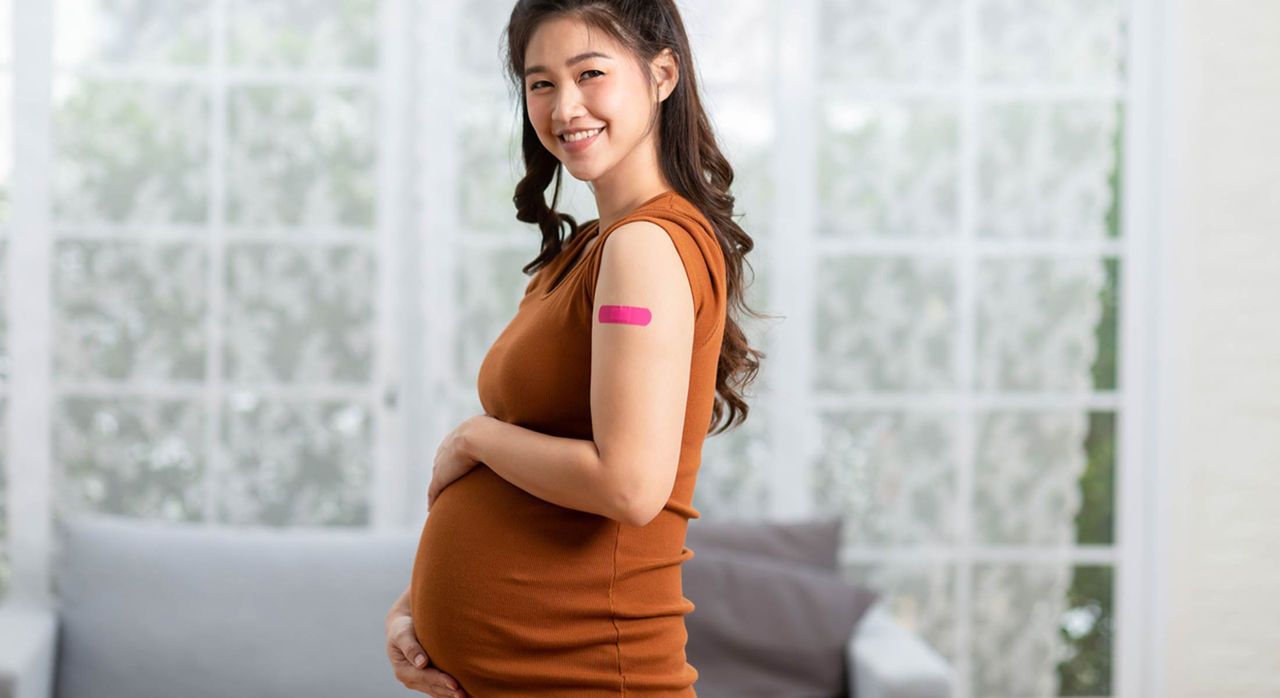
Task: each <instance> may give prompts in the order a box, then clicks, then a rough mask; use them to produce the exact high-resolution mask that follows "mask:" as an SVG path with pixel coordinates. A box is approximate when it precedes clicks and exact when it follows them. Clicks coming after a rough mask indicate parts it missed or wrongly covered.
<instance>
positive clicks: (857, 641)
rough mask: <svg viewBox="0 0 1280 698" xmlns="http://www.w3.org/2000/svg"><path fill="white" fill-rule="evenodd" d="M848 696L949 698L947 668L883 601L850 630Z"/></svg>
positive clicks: (877, 603)
mask: <svg viewBox="0 0 1280 698" xmlns="http://www.w3.org/2000/svg"><path fill="white" fill-rule="evenodd" d="M846 652H847V656H846V660H847V661H848V666H849V696H850V698H949V696H950V695H951V673H952V672H951V665H950V664H949V663H948V662H947V660H946V658H944V657H943V656H942V655H940V654H938V652H937V651H936V650H934V649H933V648H932V647H930V646H929V645H928V643H926V642H925V641H924V640H923V639H922V638H920V636H918V635H916V634H915V633H913V632H911V630H909V629H908V628H906V627H905V626H904V625H902V624H901V623H899V622H898V621H897V619H895V618H894V617H893V616H892V615H891V614H890V613H889V611H888V609H886V608H885V606H884V603H883V602H882V601H877V602H876V603H874V604H872V605H871V607H870V608H868V609H867V612H866V613H865V614H864V615H863V616H862V618H861V619H860V620H859V621H858V624H857V625H856V626H855V627H854V631H853V636H852V637H850V638H849V644H848V646H847V647H846Z"/></svg>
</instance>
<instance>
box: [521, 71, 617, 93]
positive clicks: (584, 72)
mask: <svg viewBox="0 0 1280 698" xmlns="http://www.w3.org/2000/svg"><path fill="white" fill-rule="evenodd" d="M587 73H600V74H601V75H604V73H603V72H601V71H599V70H584V71H582V74H583V75H586V74H587ZM544 83H546V80H539V81H537V82H535V83H533V84H532V85H530V86H529V90H530V91H532V90H536V89H537V88H538V85H542V84H544Z"/></svg>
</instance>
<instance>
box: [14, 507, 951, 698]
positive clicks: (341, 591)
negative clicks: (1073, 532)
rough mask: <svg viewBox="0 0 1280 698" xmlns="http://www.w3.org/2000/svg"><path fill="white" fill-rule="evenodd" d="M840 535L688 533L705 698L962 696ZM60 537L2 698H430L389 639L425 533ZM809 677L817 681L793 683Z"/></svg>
mask: <svg viewBox="0 0 1280 698" xmlns="http://www.w3.org/2000/svg"><path fill="white" fill-rule="evenodd" d="M836 525H838V522H834V523H832V522H823V523H816V524H797V525H786V524H753V525H743V526H741V527H738V526H736V525H733V524H711V523H704V522H703V521H701V520H699V519H694V520H693V521H691V522H690V530H689V536H688V538H687V539H686V544H687V545H688V547H689V548H691V549H692V550H693V551H694V558H692V559H690V560H688V561H686V562H685V563H684V568H683V572H684V574H683V576H684V580H685V595H686V596H687V597H688V598H689V599H690V600H691V601H693V602H694V604H695V605H696V606H697V609H696V610H694V611H693V612H692V613H690V614H689V615H688V616H687V617H686V621H687V627H688V629H689V642H688V646H687V648H686V649H687V652H688V657H689V662H690V663H691V664H693V665H694V666H695V667H697V668H699V672H700V674H699V679H698V682H697V683H696V684H695V685H694V688H695V690H697V692H698V695H699V696H700V697H701V698H727V697H728V696H750V695H770V696H788V695H794V696H801V695H804V696H818V695H848V696H851V697H856V698H934V697H939V698H941V697H943V696H949V695H950V685H951V670H950V668H949V667H948V665H947V663H946V662H945V661H944V660H943V658H942V657H941V656H940V655H938V654H937V653H936V652H935V651H933V650H932V649H931V648H930V647H928V646H927V645H926V644H925V643H924V642H923V641H922V640H921V639H920V638H919V637H917V636H915V635H913V634H912V633H911V632H909V631H908V630H907V629H906V628H904V627H903V626H901V625H899V624H898V623H896V622H895V621H894V620H893V619H892V617H891V616H890V615H889V614H888V613H887V612H886V610H885V608H884V606H883V603H882V599H880V598H879V595H878V594H876V593H875V592H873V591H870V590H867V589H863V588H861V587H857V586H856V585H852V584H847V583H844V582H839V581H837V579H836V575H835V574H834V573H832V572H830V571H828V570H823V569H820V568H831V567H834V547H835V546H834V543H832V541H833V540H834V539H835V536H834V535H833V532H836V531H838V529H837V528H836V527H835V526H836ZM751 526H754V528H752V527H751ZM55 530H56V531H57V533H58V535H57V536H56V538H57V541H58V544H57V550H55V552H54V569H55V570H56V574H55V577H56V582H55V586H56V588H55V598H57V608H41V607H35V606H33V605H31V604H30V603H27V602H24V601H23V600H22V599H8V600H7V601H6V602H5V603H4V604H3V605H0V698H5V697H8V698H53V697H54V696H56V698H204V697H210V698H212V697H215V696H216V697H218V698H223V697H226V696H249V697H253V698H269V697H277V696H278V697H281V698H283V697H290V698H293V697H302V696H305V697H308V698H316V697H330V696H332V697H334V698H338V697H341V698H351V697H359V698H366V697H373V698H376V697H378V696H407V695H423V694H421V693H416V692H414V691H411V690H409V689H407V688H405V687H404V686H403V685H401V684H400V683H399V682H398V681H397V680H396V679H395V677H394V675H393V674H392V671H391V668H390V665H389V663H388V661H387V657H386V654H385V636H384V627H383V620H384V618H385V616H386V613H387V610H388V609H389V608H390V605H391V603H392V601H394V600H395V599H396V598H397V596H399V594H400V592H402V591H403V590H404V588H405V586H407V584H408V580H409V577H410V574H411V570H412V564H413V557H414V554H415V552H416V549H417V543H418V534H419V531H417V530H410V531H397V532H375V531H367V530H352V529H332V528H325V529H275V528H244V527H237V528H227V527H203V526H198V525H175V524H165V523H160V522H148V521H140V520H132V519H124V518H118V517H113V516H106V515H98V514H79V515H76V516H73V517H71V518H70V519H68V520H66V521H65V522H62V523H60V524H59V525H58V526H57V527H56V529H55ZM770 546H772V548H773V549H772V550H770ZM695 563H697V564H695ZM810 588H812V589H815V590H818V591H815V592H813V593H810V592H808V591H807V590H808V589H810ZM695 590H696V591H695ZM753 594H754V595H755V596H756V597H757V598H747V597H749V596H750V595H753ZM761 596H764V597H766V598H759V597H761ZM764 601H768V602H770V603H763V602H764ZM744 602H745V603H748V604H750V606H749V607H743V606H741V604H742V603H744ZM735 604H738V605H735ZM824 604H830V609H831V610H830V612H827V608H826V607H825V606H824ZM695 619H696V620H695ZM751 623H765V624H767V628H768V632H764V633H756V632H755V631H754V629H753V626H752V625H751ZM850 623H852V627H849V626H850ZM792 632H794V633H795V634H796V636H800V635H806V636H809V637H817V638H819V640H817V641H815V643H816V644H815V645H814V651H815V652H817V653H818V654H814V653H809V654H807V655H805V656H801V655H800V654H796V653H792V654H788V653H787V652H786V651H779V650H778V648H779V647H787V646H790V644H789V642H790V641H789V640H788V633H792ZM833 633H842V634H843V635H842V636H838V637H837V636H835V635H833ZM832 637H837V640H838V643H837V644H835V645H832V644H831V641H830V638H832ZM821 638H826V639H825V640H823V639H821ZM822 642H826V643H827V645H826V646H821V643H822ZM771 643H772V644H771ZM831 647H834V648H835V653H834V654H832V653H831V651H830V650H831ZM806 651H807V650H806ZM734 661H737V662H739V664H740V666H743V667H750V668H751V671H753V672H754V673H744V672H735V673H736V674H738V678H737V681H738V682H739V683H738V685H730V684H731V683H732V680H726V679H725V676H726V674H725V673H724V672H722V671H721V670H720V669H717V668H716V667H721V668H725V667H729V666H730V665H731V664H732V662H734ZM812 667H817V671H812V670H811V668H812ZM797 670H801V671H804V672H805V675H804V676H801V677H799V679H796V671H797ZM833 677H838V680H839V681H840V682H842V683H841V685H839V686H836V687H835V688H834V689H833V690H830V691H828V690H825V689H821V688H819V687H817V685H816V683H814V684H813V685H811V686H805V687H803V688H801V687H799V683H794V684H788V683H787V682H788V681H793V680H797V681H800V682H804V681H809V682H811V683H813V682H819V681H826V682H830V681H831V680H832V678H833ZM742 682H748V683H746V684H743V683H742ZM756 682H758V683H756ZM744 685H745V686H758V690H755V689H752V688H743V686H744ZM787 685H795V686H797V688H796V689H795V690H790V689H786V688H781V687H782V686H787ZM477 698H495V697H492V696H478V697H477Z"/></svg>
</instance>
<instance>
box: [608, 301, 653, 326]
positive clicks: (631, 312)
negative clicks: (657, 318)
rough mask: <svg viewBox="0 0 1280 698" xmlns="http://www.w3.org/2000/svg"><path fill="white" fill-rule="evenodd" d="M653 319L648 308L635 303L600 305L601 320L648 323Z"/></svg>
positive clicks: (632, 323) (626, 323)
mask: <svg viewBox="0 0 1280 698" xmlns="http://www.w3.org/2000/svg"><path fill="white" fill-rule="evenodd" d="M651 319H653V314H652V313H650V312H649V309H648V308H640V307H637V306H634V305H602V306H600V322H619V323H622V324H624V325H647V324H649V320H651Z"/></svg>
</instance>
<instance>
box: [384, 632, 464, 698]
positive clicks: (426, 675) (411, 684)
mask: <svg viewBox="0 0 1280 698" xmlns="http://www.w3.org/2000/svg"><path fill="white" fill-rule="evenodd" d="M387 653H388V654H389V655H390V657H391V666H392V668H393V669H395V675H396V679H397V680H399V681H400V683H402V684H404V685H405V687H406V688H410V689H413V690H415V691H421V692H423V693H427V694H429V695H431V696H433V697H434V698H466V696H467V694H466V691H464V690H462V688H460V687H459V686H458V682H457V681H456V680H454V678H453V677H452V676H449V675H448V674H446V673H444V672H443V671H440V670H439V669H436V668H434V667H426V668H419V667H416V666H414V665H412V664H411V663H410V662H409V659H408V657H406V656H405V655H404V653H403V652H401V651H400V648H399V647H398V646H396V645H394V644H392V643H390V642H388V643H387ZM423 656H424V657H425V656H426V654H425V653H424V654H423Z"/></svg>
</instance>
